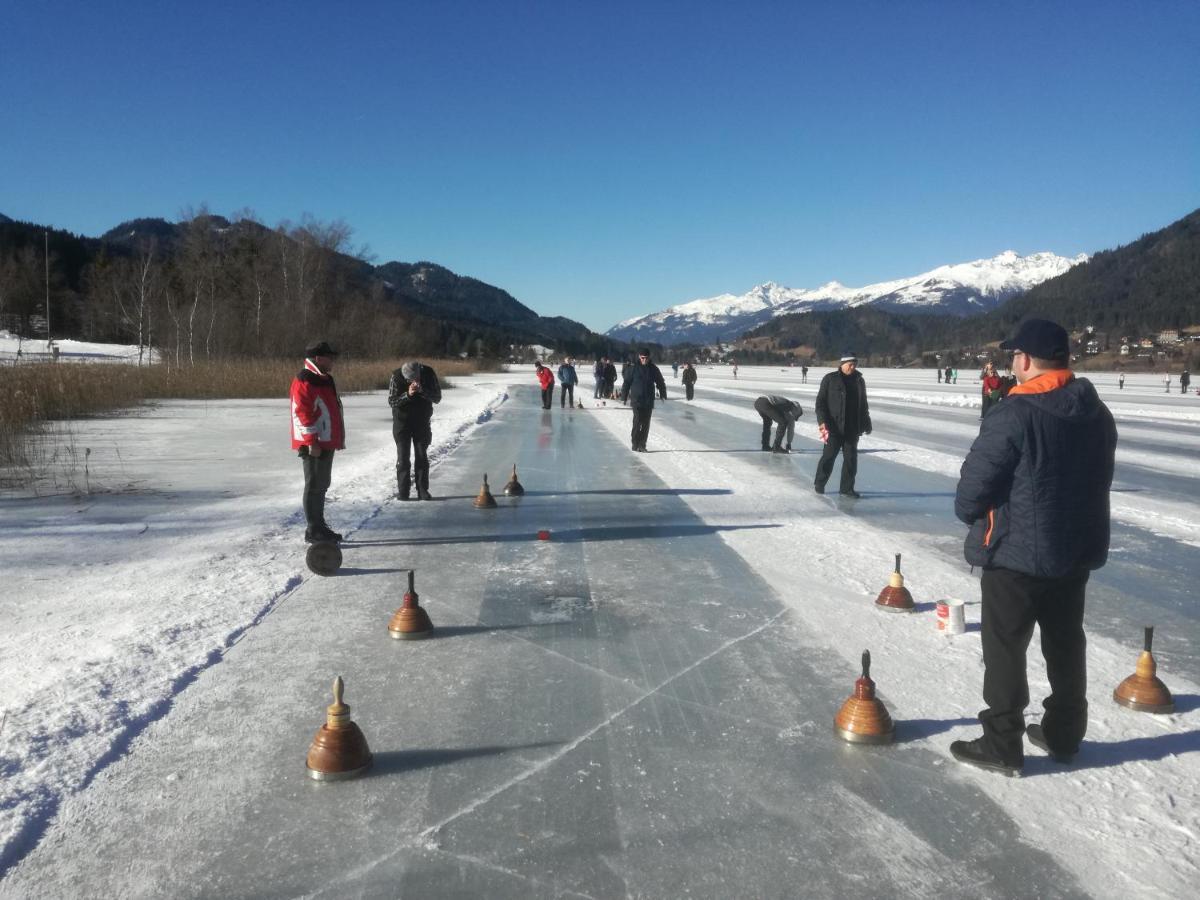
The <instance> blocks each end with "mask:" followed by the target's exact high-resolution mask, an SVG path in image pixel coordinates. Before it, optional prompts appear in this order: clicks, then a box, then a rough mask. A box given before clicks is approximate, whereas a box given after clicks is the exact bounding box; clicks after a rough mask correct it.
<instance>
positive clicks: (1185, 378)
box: [1179, 369, 1192, 394]
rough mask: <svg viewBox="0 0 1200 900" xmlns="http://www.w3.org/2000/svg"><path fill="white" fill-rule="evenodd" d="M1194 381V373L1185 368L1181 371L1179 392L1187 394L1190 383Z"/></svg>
mask: <svg viewBox="0 0 1200 900" xmlns="http://www.w3.org/2000/svg"><path fill="white" fill-rule="evenodd" d="M1191 383H1192V373H1191V372H1189V371H1188V370H1187V369H1184V370H1183V371H1182V372H1180V373H1179V393H1181V394H1186V393H1187V389H1188V385H1189V384H1191Z"/></svg>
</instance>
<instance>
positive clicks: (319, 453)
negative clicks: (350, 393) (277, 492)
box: [291, 341, 346, 544]
mask: <svg viewBox="0 0 1200 900" xmlns="http://www.w3.org/2000/svg"><path fill="white" fill-rule="evenodd" d="M337 355H338V354H337V351H336V350H334V349H333V348H332V347H331V346H329V342H328V341H321V342H320V343H317V344H313V345H312V346H311V347H309V348H307V349H306V350H305V351H304V357H305V359H304V368H302V369H301V370H300V372H299V374H297V375H296V377H295V378H293V379H292V388H291V401H292V449H293V450H295V451H296V455H297V456H299V457H300V462H301V464H302V465H303V467H304V493H303V495H302V496H301V501H300V502H301V505H302V506H303V508H304V520H305V522H306V523H307V528H305V530H304V540H305V541H307V542H308V543H310V544H311V543H313V542H314V541H340V540H341V539H342V536H341V535H340V534H338V533H337V532H336V531H334V530H333V529H332V528H330V527H329V526H328V525H327V524H326V523H325V493H326V491H328V490H329V483H330V481H331V479H332V477H333V454H334V453H335V452H336V451H338V450H344V449H345V447H346V423H345V419H343V417H342V401H341V398H340V397H338V392H337V385H336V384H334V382H333V375H332V374H331V373H332V371H333V361H334V357H336V356H337Z"/></svg>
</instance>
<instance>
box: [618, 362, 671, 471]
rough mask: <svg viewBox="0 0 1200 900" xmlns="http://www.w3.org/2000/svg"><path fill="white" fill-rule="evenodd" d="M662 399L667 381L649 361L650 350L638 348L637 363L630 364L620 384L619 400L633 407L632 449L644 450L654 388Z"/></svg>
mask: <svg viewBox="0 0 1200 900" xmlns="http://www.w3.org/2000/svg"><path fill="white" fill-rule="evenodd" d="M655 388H657V389H658V395H659V397H661V398H662V399H663V400H666V399H667V383H666V382H665V381H664V380H663V377H662V372H660V371H659V370H658V366H656V365H655V364H654V363H652V362H650V351H649V350H639V351H638V361H637V365H634V366H630V368H629V370H628V372H627V373H626V375H625V382H624V383H623V384H622V385H621V402H622V403H628V404H629V405H630V406H631V407H633V433H632V435H631V439H632V443H633V449H634V450H636V451H637V452H639V453H645V452H646V438H647V437H649V435H650V416H652V415H653V414H654V390H655Z"/></svg>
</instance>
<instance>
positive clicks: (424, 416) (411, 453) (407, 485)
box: [388, 360, 442, 500]
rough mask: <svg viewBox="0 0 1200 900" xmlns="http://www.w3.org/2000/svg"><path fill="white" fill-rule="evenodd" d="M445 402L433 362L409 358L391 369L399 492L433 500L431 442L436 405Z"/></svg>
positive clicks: (390, 398)
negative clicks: (420, 361)
mask: <svg viewBox="0 0 1200 900" xmlns="http://www.w3.org/2000/svg"><path fill="white" fill-rule="evenodd" d="M441 402H442V386H441V384H440V383H439V382H438V377H437V373H436V372H435V371H433V367H432V366H427V365H423V364H422V363H419V362H417V361H415V360H414V361H412V362H406V363H405V364H404V365H402V366H401V367H400V368H398V369H397V370H396V371H394V372H393V373H392V377H391V381H390V382H389V383H388V405H389V406H390V407H391V408H392V438H393V440H395V442H396V496H397V497H398V498H400V499H401V500H411V499H412V497H411V493H412V489H413V487H414V486H415V487H416V489H417V499H418V500H432V499H433V496H432V495H431V494H430V493H429V445H430V443H432V442H433V429H432V427H431V426H430V420H431V419H433V407H434V405H435V404H438V403H441Z"/></svg>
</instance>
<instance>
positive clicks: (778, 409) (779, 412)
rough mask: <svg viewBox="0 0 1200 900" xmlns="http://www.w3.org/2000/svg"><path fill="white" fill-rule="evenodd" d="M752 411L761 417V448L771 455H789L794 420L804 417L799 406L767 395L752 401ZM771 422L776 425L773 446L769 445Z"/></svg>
mask: <svg viewBox="0 0 1200 900" xmlns="http://www.w3.org/2000/svg"><path fill="white" fill-rule="evenodd" d="M754 411H755V412H757V413H758V414H759V415H760V416H762V448H763V449H764V450H770V451H771V452H772V453H790V452H791V450H792V437H793V436H794V435H795V433H796V420H797V419H799V418H800V417H801V416H802V415H804V410H802V409H801V408H800V404H799V403H796V402H794V401H792V400H789V399H787V397H780V396H779V395H778V394H767V395H766V396H765V397H759V398H758V399H757V400H755V401H754ZM772 422H774V423H775V425H776V428H775V443H774V444H772V443H771V423H772ZM785 439H786V441H787V444H786V446H785V444H784V441H785Z"/></svg>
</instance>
